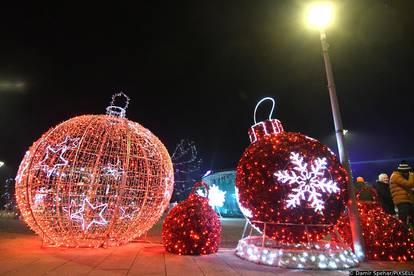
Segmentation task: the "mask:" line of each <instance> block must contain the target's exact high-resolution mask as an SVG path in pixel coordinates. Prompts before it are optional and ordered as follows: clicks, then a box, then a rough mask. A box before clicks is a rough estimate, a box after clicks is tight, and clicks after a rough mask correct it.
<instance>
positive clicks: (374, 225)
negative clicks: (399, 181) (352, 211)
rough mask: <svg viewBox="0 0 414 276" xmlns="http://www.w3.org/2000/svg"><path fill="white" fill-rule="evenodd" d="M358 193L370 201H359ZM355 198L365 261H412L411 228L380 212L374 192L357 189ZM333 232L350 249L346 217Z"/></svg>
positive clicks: (350, 241) (413, 245)
mask: <svg viewBox="0 0 414 276" xmlns="http://www.w3.org/2000/svg"><path fill="white" fill-rule="evenodd" d="M361 194H365V195H366V194H370V195H371V197H372V200H369V201H368V200H361V199H360V197H361ZM356 198H357V205H358V213H359V216H360V218H361V227H362V235H363V237H364V242H365V254H366V258H367V259H368V260H383V261H399V262H405V261H413V260H414V233H413V231H412V229H411V228H409V227H407V225H405V224H404V223H403V222H402V221H401V220H399V219H397V218H395V217H394V216H392V215H390V214H387V213H385V212H384V210H383V209H382V207H381V205H380V203H379V202H378V199H377V193H376V191H375V190H374V189H372V188H363V189H360V190H359V191H358V193H357V194H356ZM336 229H337V231H338V232H339V233H340V234H341V236H342V237H343V239H344V240H345V241H346V242H347V243H348V244H349V246H352V245H353V243H352V235H351V228H350V226H349V217H348V215H347V214H344V215H343V216H342V217H341V218H340V219H339V221H338V223H337V225H336Z"/></svg>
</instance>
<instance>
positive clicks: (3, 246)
mask: <svg viewBox="0 0 414 276" xmlns="http://www.w3.org/2000/svg"><path fill="white" fill-rule="evenodd" d="M243 223H244V222H243V221H242V220H225V221H224V222H223V226H224V228H223V246H225V247H227V248H228V249H225V248H222V249H221V250H220V251H219V252H218V253H217V254H213V255H208V256H196V257H193V256H177V255H173V254H170V253H167V252H165V250H164V248H163V247H162V245H161V244H160V241H161V239H160V235H159V234H160V229H161V227H160V225H156V226H155V227H154V229H152V230H151V232H150V234H149V235H148V240H149V242H145V243H144V242H137V243H131V244H128V245H125V246H122V247H117V248H109V249H64V248H42V247H41V244H42V243H41V240H40V239H39V238H38V237H37V236H36V235H34V234H32V233H31V232H30V231H29V230H27V228H26V227H25V226H24V225H23V224H22V223H21V222H19V221H18V220H12V219H1V220H0V275H59V276H63V275H185V276H190V275H275V274H282V275H348V271H301V270H288V269H281V268H275V267H267V266H263V265H256V264H253V263H250V262H247V261H244V260H241V259H239V258H238V257H236V256H235V255H234V253H233V249H231V248H234V246H235V244H236V243H237V240H238V239H239V238H240V235H241V232H242V228H243ZM358 269H362V270H372V269H377V270H414V263H403V264H400V263H394V262H365V263H363V264H361V266H360V267H359V268H358Z"/></svg>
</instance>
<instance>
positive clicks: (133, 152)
mask: <svg viewBox="0 0 414 276" xmlns="http://www.w3.org/2000/svg"><path fill="white" fill-rule="evenodd" d="M115 96H125V95H124V94H122V93H120V94H117V95H114V97H113V101H112V103H111V106H109V107H108V108H107V114H106V115H85V116H79V117H74V118H72V119H69V120H67V121H65V122H63V123H61V124H59V125H57V126H56V127H54V128H52V129H50V130H48V131H47V132H46V133H45V134H43V135H42V137H41V138H40V139H39V140H37V141H36V142H34V143H33V145H32V146H31V147H30V149H29V150H28V151H27V152H26V155H25V157H24V159H23V161H22V163H21V164H20V168H19V171H18V174H17V177H16V198H17V202H18V206H19V209H20V211H21V213H22V216H23V219H24V221H25V222H26V223H27V224H28V225H29V226H30V228H32V229H33V230H34V231H35V232H36V233H37V234H38V235H40V236H41V237H42V238H43V239H44V241H45V242H47V243H49V244H51V245H55V246H67V247H100V246H105V247H106V246H113V245H119V244H123V243H126V242H128V241H131V240H132V239H134V238H135V237H137V236H140V235H142V234H144V233H145V232H146V231H148V230H149V229H150V228H151V227H152V226H153V225H154V224H155V223H156V222H157V221H158V220H159V218H160V217H161V215H162V214H163V212H164V210H165V208H166V206H167V205H168V203H169V200H170V198H171V195H172V190H173V167H172V163H171V159H170V156H169V154H168V152H167V150H166V148H165V147H164V145H163V144H162V143H161V141H160V140H159V139H158V138H157V137H156V136H155V135H154V134H152V133H151V132H150V131H149V130H148V129H146V128H144V127H143V126H141V125H140V124H138V123H135V122H132V121H130V120H127V119H126V118H125V109H126V107H127V105H128V102H129V98H127V97H126V96H125V97H126V98H127V101H126V105H125V107H119V106H115V105H114V100H115Z"/></svg>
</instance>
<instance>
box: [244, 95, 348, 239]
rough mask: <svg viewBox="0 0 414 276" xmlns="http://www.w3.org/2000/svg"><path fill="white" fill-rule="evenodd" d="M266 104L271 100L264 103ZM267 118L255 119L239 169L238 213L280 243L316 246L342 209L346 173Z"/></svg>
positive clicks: (309, 141)
mask: <svg viewBox="0 0 414 276" xmlns="http://www.w3.org/2000/svg"><path fill="white" fill-rule="evenodd" d="M268 99H270V100H272V101H273V99H272V98H264V99H263V100H268ZM263 100H262V101H263ZM262 101H260V102H259V103H258V105H257V106H256V109H255V117H256V110H257V107H258V106H259V104H260V103H261V102H262ZM273 107H274V101H273ZM272 112H273V108H272V111H271V114H272ZM271 114H270V116H269V119H268V120H265V121H263V122H258V123H257V122H256V118H255V124H254V125H253V126H252V127H251V128H250V130H249V136H250V141H251V144H250V146H249V147H248V148H247V149H246V150H245V152H244V154H243V156H242V157H241V159H240V161H239V163H238V166H237V176H236V188H237V197H238V202H239V205H240V209H241V210H242V212H243V214H244V215H245V216H246V218H247V219H248V220H249V222H250V223H251V224H252V225H253V226H255V227H256V228H257V229H258V230H259V231H261V232H262V233H263V234H264V235H265V236H267V237H268V238H271V239H273V240H277V241H278V242H279V243H283V244H286V245H289V244H290V245H295V244H298V243H301V244H302V243H307V242H316V241H319V240H321V239H322V238H323V237H324V236H326V234H327V233H328V232H329V231H330V230H332V228H333V225H334V224H335V223H336V221H337V220H338V218H339V217H340V214H341V213H342V212H343V210H344V208H345V206H346V202H347V192H346V185H347V182H348V175H347V172H346V170H345V169H344V168H343V167H342V166H341V164H340V163H339V161H338V159H337V157H336V156H335V155H334V154H333V152H332V151H331V150H330V149H329V148H328V147H326V146H325V145H323V144H321V143H320V142H318V141H317V140H315V139H313V138H310V137H308V136H305V135H303V134H300V133H293V132H285V131H284V129H283V126H282V124H281V122H280V121H278V120H276V119H271Z"/></svg>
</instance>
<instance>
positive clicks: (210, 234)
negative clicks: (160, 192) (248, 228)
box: [162, 182, 221, 255]
mask: <svg viewBox="0 0 414 276" xmlns="http://www.w3.org/2000/svg"><path fill="white" fill-rule="evenodd" d="M199 187H204V189H205V191H206V192H205V193H206V194H207V197H208V194H209V188H208V185H207V184H206V183H204V182H197V183H196V184H195V185H194V187H193V189H192V191H191V193H190V196H189V197H188V198H187V199H186V200H184V201H182V202H180V203H178V204H177V205H176V206H175V207H174V208H172V209H171V211H170V212H169V213H168V215H167V217H166V218H165V220H164V223H163V225H162V240H163V244H164V247H165V249H166V250H167V251H168V252H171V253H175V254H179V255H205V254H211V253H215V252H217V250H218V247H219V245H220V240H221V223H220V219H219V217H218V216H217V214H216V212H215V211H214V210H213V208H211V207H210V206H209V203H208V198H207V197H204V196H200V195H199V194H198V193H197V189H198V188H199Z"/></svg>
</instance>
